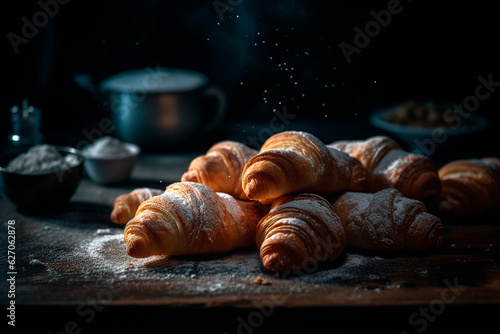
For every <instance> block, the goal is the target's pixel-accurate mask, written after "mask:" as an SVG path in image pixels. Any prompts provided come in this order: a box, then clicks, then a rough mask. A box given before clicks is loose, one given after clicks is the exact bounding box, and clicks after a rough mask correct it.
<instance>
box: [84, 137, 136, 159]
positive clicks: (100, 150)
mask: <svg viewBox="0 0 500 334" xmlns="http://www.w3.org/2000/svg"><path fill="white" fill-rule="evenodd" d="M84 151H85V153H86V154H87V155H89V156H91V157H93V158H121V157H126V156H128V155H130V154H131V153H132V152H131V151H130V150H129V149H128V148H127V146H126V145H125V144H124V143H122V142H121V141H119V140H118V139H116V138H113V137H111V136H105V137H102V138H99V139H97V140H96V141H94V142H93V143H92V145H89V146H87V147H85V149H84Z"/></svg>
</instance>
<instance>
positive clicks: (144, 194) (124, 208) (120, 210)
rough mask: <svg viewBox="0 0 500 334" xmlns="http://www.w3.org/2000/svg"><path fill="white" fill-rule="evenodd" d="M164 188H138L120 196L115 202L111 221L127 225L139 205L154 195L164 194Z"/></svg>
mask: <svg viewBox="0 0 500 334" xmlns="http://www.w3.org/2000/svg"><path fill="white" fill-rule="evenodd" d="M163 191H164V190H160V189H152V188H137V189H135V190H133V191H132V192H130V193H128V194H123V195H120V196H118V197H117V198H116V199H115V201H114V203H113V211H112V212H111V221H112V222H113V223H116V224H122V225H125V224H126V223H128V221H129V220H130V219H132V218H134V216H135V213H136V211H137V209H138V208H139V205H141V203H142V202H144V201H146V200H148V199H150V198H151V197H153V196H158V195H161V194H163Z"/></svg>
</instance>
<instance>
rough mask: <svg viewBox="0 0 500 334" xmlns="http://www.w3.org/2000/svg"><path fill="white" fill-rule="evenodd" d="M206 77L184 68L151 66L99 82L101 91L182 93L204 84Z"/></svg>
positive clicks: (206, 80) (206, 81) (125, 72)
mask: <svg viewBox="0 0 500 334" xmlns="http://www.w3.org/2000/svg"><path fill="white" fill-rule="evenodd" d="M207 83H208V78H207V77H206V76H205V75H204V74H201V73H199V72H194V71H189V70H184V69H168V68H162V67H157V68H152V67H146V68H145V69H140V70H130V71H124V72H120V73H118V74H115V75H113V76H111V77H109V78H107V79H105V80H104V81H103V82H102V83H101V86H100V88H101V90H102V91H113V92H119V93H127V94H144V93H182V92H188V91H192V90H195V89H198V88H201V87H204V86H206V85H207Z"/></svg>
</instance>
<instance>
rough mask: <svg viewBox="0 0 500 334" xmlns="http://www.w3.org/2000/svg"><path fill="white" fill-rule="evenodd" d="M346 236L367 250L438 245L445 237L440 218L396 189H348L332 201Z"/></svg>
mask: <svg viewBox="0 0 500 334" xmlns="http://www.w3.org/2000/svg"><path fill="white" fill-rule="evenodd" d="M332 204H333V208H334V210H335V212H336V213H337V215H338V216H339V217H340V220H341V221H342V224H343V225H344V228H345V233H346V236H347V245H348V246H353V247H359V248H362V249H366V250H376V251H397V250H402V249H426V248H434V247H438V246H440V245H441V244H442V242H443V238H444V227H443V224H442V223H441V221H440V220H439V218H437V217H436V216H434V215H432V214H430V213H428V212H427V209H426V207H425V205H424V204H423V203H422V202H420V201H418V200H414V199H409V198H406V197H403V195H402V194H401V192H399V191H398V190H396V189H392V188H390V189H384V190H381V191H378V192H376V193H374V194H371V193H354V192H347V193H345V194H343V195H342V196H340V197H339V198H337V199H336V200H333V201H332Z"/></svg>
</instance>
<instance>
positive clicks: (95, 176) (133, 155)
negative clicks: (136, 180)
mask: <svg viewBox="0 0 500 334" xmlns="http://www.w3.org/2000/svg"><path fill="white" fill-rule="evenodd" d="M123 145H124V146H125V147H126V148H127V150H128V151H129V152H130V154H128V155H125V156H120V157H96V156H93V155H91V154H88V153H86V152H85V148H84V149H83V150H82V152H83V155H84V157H85V163H84V168H85V172H86V173H87V175H88V177H89V178H90V179H91V180H92V181H93V182H95V183H98V184H102V185H111V184H117V183H121V182H124V181H126V180H128V179H129V177H130V174H131V173H132V170H133V169H134V165H135V162H136V160H137V156H138V155H139V153H140V152H141V149H140V148H139V146H137V145H135V144H131V143H123Z"/></svg>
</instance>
